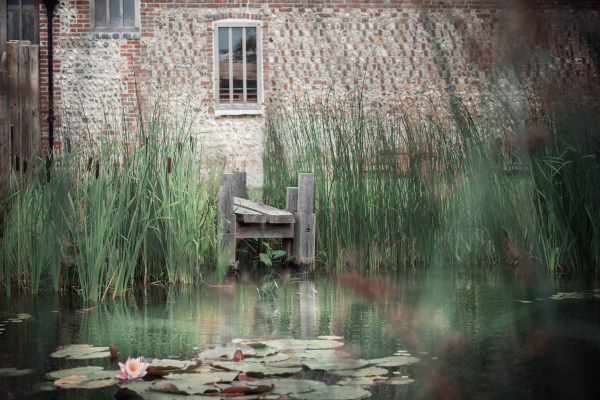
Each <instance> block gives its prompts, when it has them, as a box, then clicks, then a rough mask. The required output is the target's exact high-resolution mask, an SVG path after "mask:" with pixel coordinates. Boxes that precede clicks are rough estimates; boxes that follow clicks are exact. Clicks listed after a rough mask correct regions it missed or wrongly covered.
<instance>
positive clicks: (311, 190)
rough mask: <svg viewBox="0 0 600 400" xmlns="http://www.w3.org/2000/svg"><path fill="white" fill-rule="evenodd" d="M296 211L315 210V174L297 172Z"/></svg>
mask: <svg viewBox="0 0 600 400" xmlns="http://www.w3.org/2000/svg"><path fill="white" fill-rule="evenodd" d="M298 212H299V213H306V214H310V213H313V212H315V174H298Z"/></svg>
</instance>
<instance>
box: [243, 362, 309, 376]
mask: <svg viewBox="0 0 600 400" xmlns="http://www.w3.org/2000/svg"><path fill="white" fill-rule="evenodd" d="M235 369H236V370H238V371H240V372H243V373H244V374H246V375H248V376H250V377H253V378H262V377H264V376H288V375H293V374H295V373H297V372H300V371H302V368H301V367H292V368H282V367H267V366H266V365H264V364H262V363H244V364H241V365H238V366H237V367H236V368H235Z"/></svg>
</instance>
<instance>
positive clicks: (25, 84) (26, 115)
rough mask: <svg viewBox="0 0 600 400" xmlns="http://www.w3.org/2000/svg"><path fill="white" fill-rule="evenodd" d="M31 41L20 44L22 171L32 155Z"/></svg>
mask: <svg viewBox="0 0 600 400" xmlns="http://www.w3.org/2000/svg"><path fill="white" fill-rule="evenodd" d="M29 68H30V66H29V41H26V40H23V41H21V42H20V46H19V82H20V83H19V86H20V89H21V96H20V97H21V99H20V107H21V110H20V114H21V127H20V134H21V146H20V147H21V148H20V149H19V150H20V151H19V153H20V160H21V166H22V167H23V170H22V173H25V171H24V170H25V168H27V167H26V166H27V164H28V163H29V157H30V154H31V153H30V151H29V150H30V142H31V140H30V137H31V130H30V126H29V123H30V119H31V111H30V110H31V108H30V107H31V103H30V101H29V100H30V99H29V89H30V88H29V73H30V71H29Z"/></svg>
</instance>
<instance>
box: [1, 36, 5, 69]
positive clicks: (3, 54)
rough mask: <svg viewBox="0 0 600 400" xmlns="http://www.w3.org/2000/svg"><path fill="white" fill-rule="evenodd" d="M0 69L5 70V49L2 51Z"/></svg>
mask: <svg viewBox="0 0 600 400" xmlns="http://www.w3.org/2000/svg"><path fill="white" fill-rule="evenodd" d="M5 45H6V43H5ZM0 71H6V51H5V52H4V53H2V61H0Z"/></svg>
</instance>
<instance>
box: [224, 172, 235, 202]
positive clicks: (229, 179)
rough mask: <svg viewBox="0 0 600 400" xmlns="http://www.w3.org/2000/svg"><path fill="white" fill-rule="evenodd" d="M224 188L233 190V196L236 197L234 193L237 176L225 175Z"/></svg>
mask: <svg viewBox="0 0 600 400" xmlns="http://www.w3.org/2000/svg"><path fill="white" fill-rule="evenodd" d="M222 179H223V186H227V187H229V188H231V190H232V194H233V196H234V197H235V193H234V192H233V190H235V189H234V188H235V175H234V174H232V173H229V174H223V178H222Z"/></svg>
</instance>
